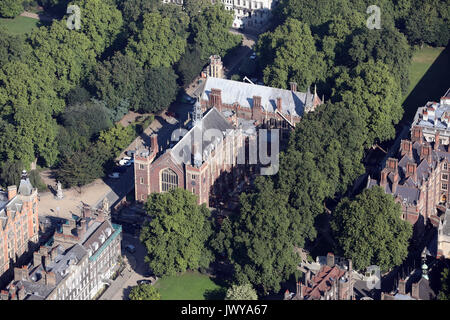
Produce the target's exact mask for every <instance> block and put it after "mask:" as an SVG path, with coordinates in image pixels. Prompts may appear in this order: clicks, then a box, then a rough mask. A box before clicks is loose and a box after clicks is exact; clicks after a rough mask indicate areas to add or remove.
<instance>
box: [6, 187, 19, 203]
mask: <svg viewBox="0 0 450 320" xmlns="http://www.w3.org/2000/svg"><path fill="white" fill-rule="evenodd" d="M16 195H17V186H9V187H8V200H11V199H12V198H14V197H15V196H16Z"/></svg>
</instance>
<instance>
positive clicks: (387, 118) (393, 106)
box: [334, 60, 403, 146]
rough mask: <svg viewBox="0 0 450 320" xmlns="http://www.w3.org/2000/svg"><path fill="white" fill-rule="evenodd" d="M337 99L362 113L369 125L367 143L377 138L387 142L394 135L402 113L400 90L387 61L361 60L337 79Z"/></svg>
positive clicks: (370, 143) (359, 113)
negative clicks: (395, 126) (365, 61)
mask: <svg viewBox="0 0 450 320" xmlns="http://www.w3.org/2000/svg"><path fill="white" fill-rule="evenodd" d="M334 92H335V97H336V100H338V101H342V102H344V104H346V105H347V106H348V107H349V109H351V110H353V112H355V113H356V114H358V115H359V116H361V118H362V119H363V121H364V123H365V124H366V126H367V128H368V134H367V140H366V146H370V145H372V144H373V143H374V141H375V139H378V140H380V141H385V140H388V139H392V138H394V136H395V128H394V125H396V124H397V123H398V122H399V121H400V119H401V117H402V115H403V108H402V106H401V98H402V94H401V90H400V85H399V84H398V82H397V81H396V79H395V77H394V76H393V75H392V74H391V73H390V71H389V68H388V66H387V65H386V64H384V63H382V62H380V61H377V62H374V61H373V60H369V62H367V63H360V64H359V65H357V66H356V68H355V69H353V70H351V71H350V72H345V71H344V72H343V73H342V74H341V75H340V76H339V78H338V79H336V88H335V89H334Z"/></svg>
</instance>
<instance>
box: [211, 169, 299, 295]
mask: <svg viewBox="0 0 450 320" xmlns="http://www.w3.org/2000/svg"><path fill="white" fill-rule="evenodd" d="M255 186H256V192H255V193H251V194H242V195H241V200H240V202H241V208H240V214H239V215H238V216H236V217H234V220H233V221H232V222H231V224H228V223H226V224H224V225H223V226H222V229H221V231H220V232H219V234H218V235H217V237H216V238H215V239H214V240H213V241H212V247H213V248H214V249H215V250H216V251H217V252H219V253H220V254H225V255H226V256H227V257H228V259H229V260H230V261H231V262H232V263H233V266H234V270H235V274H234V278H235V281H236V282H237V283H238V284H240V285H243V284H247V283H251V284H252V285H253V286H255V287H256V288H259V289H260V290H261V291H262V292H264V293H265V294H266V293H268V292H273V291H274V292H277V291H278V290H279V289H280V282H281V281H283V280H284V279H288V278H289V276H291V275H292V274H293V273H294V272H295V270H296V266H297V265H298V263H299V257H298V256H297V255H296V254H295V252H294V243H299V242H301V241H302V239H301V237H302V236H303V234H300V233H298V232H297V231H298V228H299V219H298V218H297V217H296V214H295V212H293V211H292V210H289V207H288V202H287V197H286V195H285V194H284V193H282V192H280V190H277V189H274V186H273V182H272V181H271V180H270V179H266V178H262V177H259V178H257V181H256V182H255ZM225 221H226V220H225Z"/></svg>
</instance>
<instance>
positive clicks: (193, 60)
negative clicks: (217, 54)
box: [177, 46, 206, 86]
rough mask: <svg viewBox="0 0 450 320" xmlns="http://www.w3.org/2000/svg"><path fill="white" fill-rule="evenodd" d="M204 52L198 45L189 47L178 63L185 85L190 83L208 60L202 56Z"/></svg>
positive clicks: (178, 69)
mask: <svg viewBox="0 0 450 320" xmlns="http://www.w3.org/2000/svg"><path fill="white" fill-rule="evenodd" d="M201 56H202V53H201V50H200V48H199V47H198V46H194V48H192V49H188V50H187V51H186V52H185V53H184V54H183V56H182V57H181V59H180V62H179V63H178V68H177V71H178V74H179V75H180V78H181V82H182V83H183V86H187V85H189V84H190V83H191V82H192V81H193V80H194V79H195V77H197V76H198V75H199V74H200V72H201V71H202V69H203V66H204V65H205V63H206V61H205V60H203V59H202V58H201Z"/></svg>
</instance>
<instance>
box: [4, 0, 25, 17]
mask: <svg viewBox="0 0 450 320" xmlns="http://www.w3.org/2000/svg"><path fill="white" fill-rule="evenodd" d="M22 2H23V1H22V0H2V1H1V2H0V17H3V18H14V17H15V16H18V15H19V14H20V13H22V11H23V5H22Z"/></svg>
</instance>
